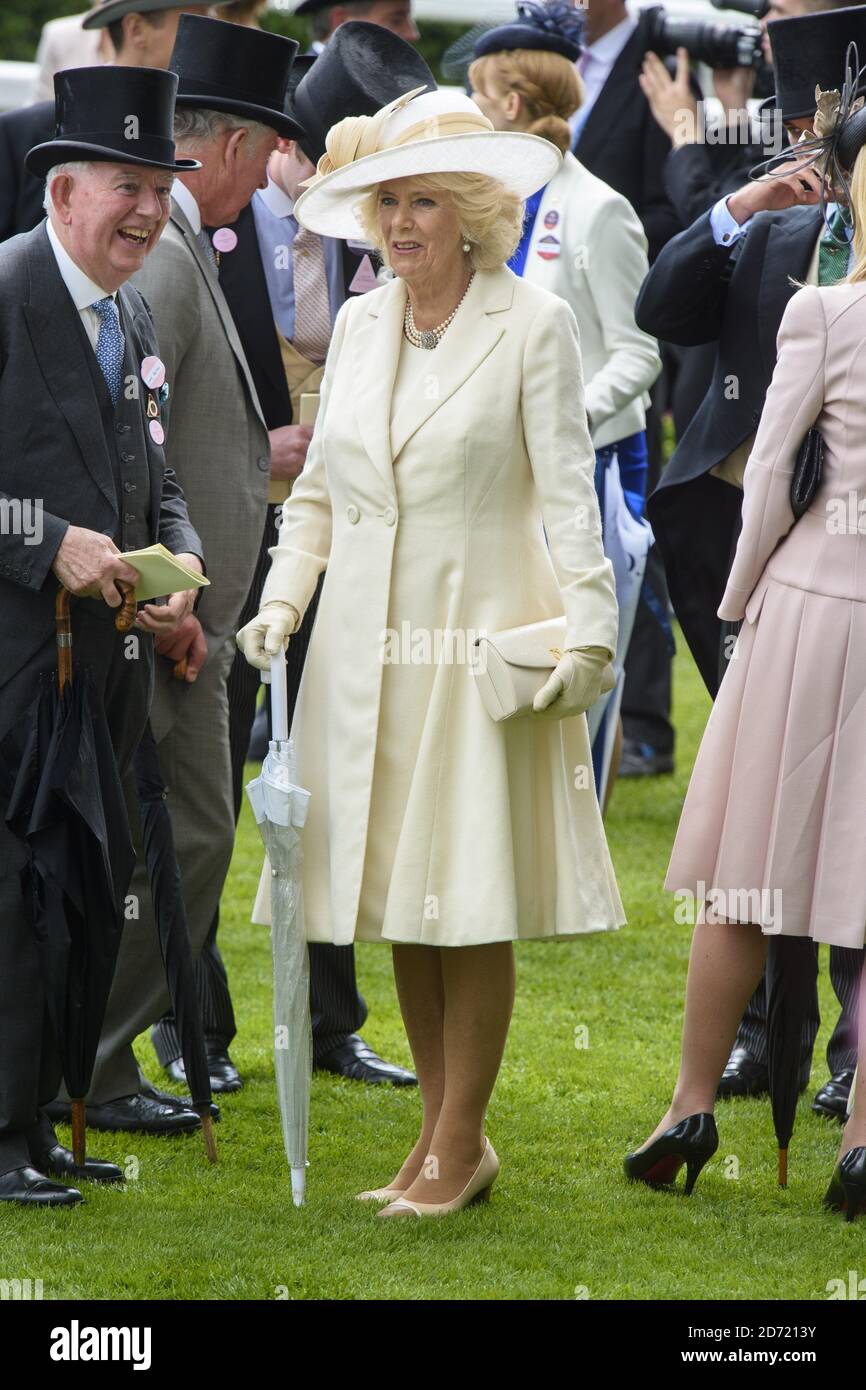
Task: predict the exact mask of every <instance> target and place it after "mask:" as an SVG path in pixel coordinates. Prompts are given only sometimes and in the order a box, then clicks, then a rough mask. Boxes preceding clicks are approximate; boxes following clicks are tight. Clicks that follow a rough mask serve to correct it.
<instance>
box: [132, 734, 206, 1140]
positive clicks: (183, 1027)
mask: <svg viewBox="0 0 866 1390" xmlns="http://www.w3.org/2000/svg"><path fill="white" fill-rule="evenodd" d="M133 770H134V773H135V783H136V790H137V792H138V806H139V814H140V817H141V833H142V838H143V841H144V857H145V860H146V862H147V873H148V878H149V879H150V891H151V896H152V898H153V913H154V917H155V918H156V927H157V932H158V934H159V945H160V950H161V951H162V958H163V962H164V963H165V974H166V980H167V981H168V992H169V994H170V995H171V1003H172V1009H173V1011H174V1017H175V1022H176V1025H177V1031H178V1036H179V1038H180V1045H181V1050H182V1053H183V1064H184V1068H185V1070H186V1079H187V1082H188V1083H189V1088H190V1093H191V1095H192V1104H193V1108H194V1109H195V1110H197V1111H198V1113H199V1115H200V1116H201V1124H202V1130H203V1132H204V1140H205V1145H206V1148H207V1155H208V1158H209V1159H210V1161H211V1163H216V1161H217V1152H216V1143H215V1141H214V1134H213V1121H212V1119H211V1114H210V1106H211V1085H210V1076H209V1074H208V1064H207V1052H206V1051H205V1042H204V1029H203V1027H202V1021H201V1009H200V1007H199V1001H198V991H197V989H196V984H195V972H194V968H193V961H192V947H191V945H190V939H189V930H188V927H187V919H186V909H185V907H184V901H183V890H182V886H181V877H180V867H179V865H178V862H177V855H176V853H175V847H174V835H173V832H172V826H171V815H170V813H169V809H168V806H167V805H166V800H165V795H166V787H165V782H164V780H163V776H162V771H161V769H160V765H159V750H158V749H157V746H156V740H155V738H154V736H153V731H152V730H151V727H150V725H149V724H148V726H147V728H146V730H145V732H144V737H143V738H142V740H141V743H140V744H139V746H138V750H137V752H136V754H135V759H134V762H133Z"/></svg>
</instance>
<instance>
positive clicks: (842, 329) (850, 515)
mask: <svg viewBox="0 0 866 1390" xmlns="http://www.w3.org/2000/svg"><path fill="white" fill-rule="evenodd" d="M778 349H779V355H778V361H777V365H776V370H775V372H774V375H773V380H772V382H771V384H770V388H769V391H768V392H767V399H766V404H765V407H764V412H763V415H762V417H761V423H760V427H759V429H758V433H757V437H756V439H755V443H754V447H753V450H752V453H751V456H750V458H749V462H748V466H747V468H746V472H745V477H744V501H743V529H742V533H741V535H740V539H739V544H738V546H737V552H736V557H735V559H734V564H733V568H732V570H731V574H730V578H729V581H728V586H727V588H726V590H725V595H724V598H723V599H722V602H721V605H720V607H719V610H718V611H719V616H720V617H721V618H727V619H737V618H745V622H744V623H743V626H742V628H741V631H740V634H739V637H738V638H737V642H736V646H735V648H734V652H733V655H732V658H731V660H730V661H729V663H728V669H727V671H726V674H725V678H724V680H723V681H722V685H721V689H720V691H719V694H718V697H717V700H716V703H715V706H714V708H713V710H712V713H711V715H710V718H709V721H708V723H707V727H706V730H705V732H704V737H703V741H702V743H701V746H700V750H699V752H698V757H697V760H696V762H695V767H694V771H693V773H692V779H691V783H690V785H689V790H688V794H687V796H686V800H685V804H684V806H683V811H682V817H681V819H680V824H679V829H678V831H677V836H676V840H675V843H674V847H673V852H672V856H671V861H670V865H669V868H668V873H667V878H666V880H665V887H666V888H668V889H670V890H671V891H677V890H679V891H682V890H688V891H690V892H692V893H695V894H696V895H697V897H698V899H699V900H700V901H704V902H706V901H707V899H708V897H709V899H710V902H711V906H712V907H713V908H714V910H715V913H716V916H717V917H718V918H719V919H723V920H724V919H727V920H734V921H751V922H758V923H760V925H762V927H763V928H764V930H765V931H775V932H778V931H780V930H781V932H782V934H784V935H791V936H811V937H812V938H813V939H814V940H816V941H825V942H829V943H831V944H833V945H838V946H847V947H855V948H859V947H861V946H862V945H863V941H864V924H866V284H862V283H861V284H854V285H849V284H843V285H836V286H833V287H828V288H824V289H818V288H815V287H813V286H807V287H806V288H804V289H801V290H800V291H798V293H797V294H795V295H794V297H793V298H792V299H791V301H790V303H789V304H788V307H787V309H786V311H785V315H784V318H783V319H782V324H781V327H780V329H779V338H778ZM812 424H817V426H818V428H819V429H820V431H821V433H822V435H823V437H824V441H825V445H826V449H825V459H824V474H823V480H822V483H821V486H820V488H819V489H818V492H817V494H816V496H815V498H814V500H813V503H812V505H811V507H810V508H809V510H808V511H807V512H806V513H805V515H804V516H802V517H801V519H800V520H799V521H797V522H796V523H795V521H794V515H793V512H792V511H791V505H790V483H791V475H792V473H793V470H794V463H795V459H796V456H797V452H798V449H799V447H800V444H801V443H802V440H803V438H804V436H805V434H806V431H807V430H808V428H809V426H810V425H812ZM710 890H712V893H711V894H710ZM707 920H712V918H711V916H710V914H709V913H708V914H707Z"/></svg>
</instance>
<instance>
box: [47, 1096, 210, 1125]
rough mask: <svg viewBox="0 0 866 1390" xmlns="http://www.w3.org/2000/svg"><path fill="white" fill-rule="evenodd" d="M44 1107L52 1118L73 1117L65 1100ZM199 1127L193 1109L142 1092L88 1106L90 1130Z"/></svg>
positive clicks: (67, 1118) (199, 1122) (65, 1119)
mask: <svg viewBox="0 0 866 1390" xmlns="http://www.w3.org/2000/svg"><path fill="white" fill-rule="evenodd" d="M42 1109H43V1110H44V1111H45V1113H46V1115H47V1116H48V1118H49V1119H50V1120H64V1121H65V1122H66V1123H67V1124H68V1123H69V1121H70V1119H71V1116H72V1107H71V1106H70V1105H69V1104H68V1103H66V1102H64V1101H59V1100H53V1101H52V1102H51V1104H50V1105H43V1107H42ZM200 1126H201V1120H200V1119H199V1117H198V1115H197V1114H196V1113H195V1111H194V1110H183V1109H181V1107H180V1106H178V1105H177V1104H175V1105H164V1104H163V1103H162V1101H159V1100H156V1099H154V1098H152V1097H151V1096H146V1095H142V1094H139V1095H136V1096H120V1097H119V1099H118V1100H110V1101H107V1102H106V1104H105V1105H88V1107H87V1128H88V1129H100V1130H110V1131H115V1130H121V1131H124V1132H128V1133H130V1134H181V1133H183V1132H184V1131H186V1130H190V1129H198V1128H200Z"/></svg>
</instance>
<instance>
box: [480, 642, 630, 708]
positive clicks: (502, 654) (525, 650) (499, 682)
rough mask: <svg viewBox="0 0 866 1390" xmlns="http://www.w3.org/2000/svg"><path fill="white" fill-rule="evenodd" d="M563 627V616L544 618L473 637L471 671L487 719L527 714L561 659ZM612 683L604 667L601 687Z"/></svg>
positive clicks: (612, 675)
mask: <svg viewBox="0 0 866 1390" xmlns="http://www.w3.org/2000/svg"><path fill="white" fill-rule="evenodd" d="M566 629H567V623H566V620H565V618H564V617H562V618H547V619H546V620H545V621H544V622H541V623H526V624H525V625H524V626H523V627H510V628H506V629H505V630H504V631H503V632H493V633H490V634H488V635H486V636H483V637H476V639H475V642H474V643H473V648H472V666H471V670H472V675H473V677H474V679H475V684H476V687H477V689H478V693H479V695H480V696H481V699H482V702H483V704H484V708H485V709H486V710H487V713H488V714H489V715H490V718H491V719H495V720H496V722H497V723H499V722H500V721H501V720H503V719H514V718H516V717H517V715H519V714H529V712H530V711H531V709H532V702H533V700H534V699H535V697H536V695H537V694H538V692H539V690H540V689H541V687H542V686H543V685H544V682H545V681H546V680H547V678H548V676H549V675H550V673H551V671H552V670H553V669H554V667H555V666H558V665H559V662H560V661H561V660H562V655H563V646H562V644H563V642H564V641H565V637H566ZM614 684H615V677H614V673H613V668H612V667H611V666H608V667H607V668H606V670H605V679H604V684H603V686H602V690H603V691H607V690H612V689H613V687H614Z"/></svg>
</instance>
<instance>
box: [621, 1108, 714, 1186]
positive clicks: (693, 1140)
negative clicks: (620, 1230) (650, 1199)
mask: <svg viewBox="0 0 866 1390" xmlns="http://www.w3.org/2000/svg"><path fill="white" fill-rule="evenodd" d="M718 1147H719V1134H718V1130H717V1129H716V1122H715V1120H714V1119H713V1116H712V1115H710V1114H701V1115H689V1116H688V1118H687V1119H685V1120H680V1122H679V1124H676V1125H674V1126H673V1127H672V1128H671V1129H667V1130H665V1132H664V1134H660V1135H659V1137H658V1139H656V1140H655V1141H654V1142H653V1143H652V1144H650V1146H649V1148H647V1149H641V1150H639V1152H638V1153H631V1154H627V1155H626V1157H625V1160H624V1163H623V1167H624V1169H625V1175H626V1177H627V1178H630V1179H631V1180H632V1181H633V1182H645V1183H647V1184H648V1185H649V1186H650V1187H669V1186H671V1185H672V1184H673V1182H674V1180H675V1179H676V1176H677V1173H678V1172H679V1171H680V1169H681V1168H682V1166H683V1164H685V1165H686V1184H685V1187H684V1188H683V1193H684V1195H685V1196H686V1197H690V1196H691V1194H692V1192H693V1190H694V1186H695V1183H696V1182H697V1180H698V1177H699V1175H700V1172H701V1169H702V1168H703V1167H704V1166H705V1164H707V1163H709V1161H710V1159H711V1158H712V1156H713V1154H714V1153H715V1152H716V1149H717V1148H718Z"/></svg>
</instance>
